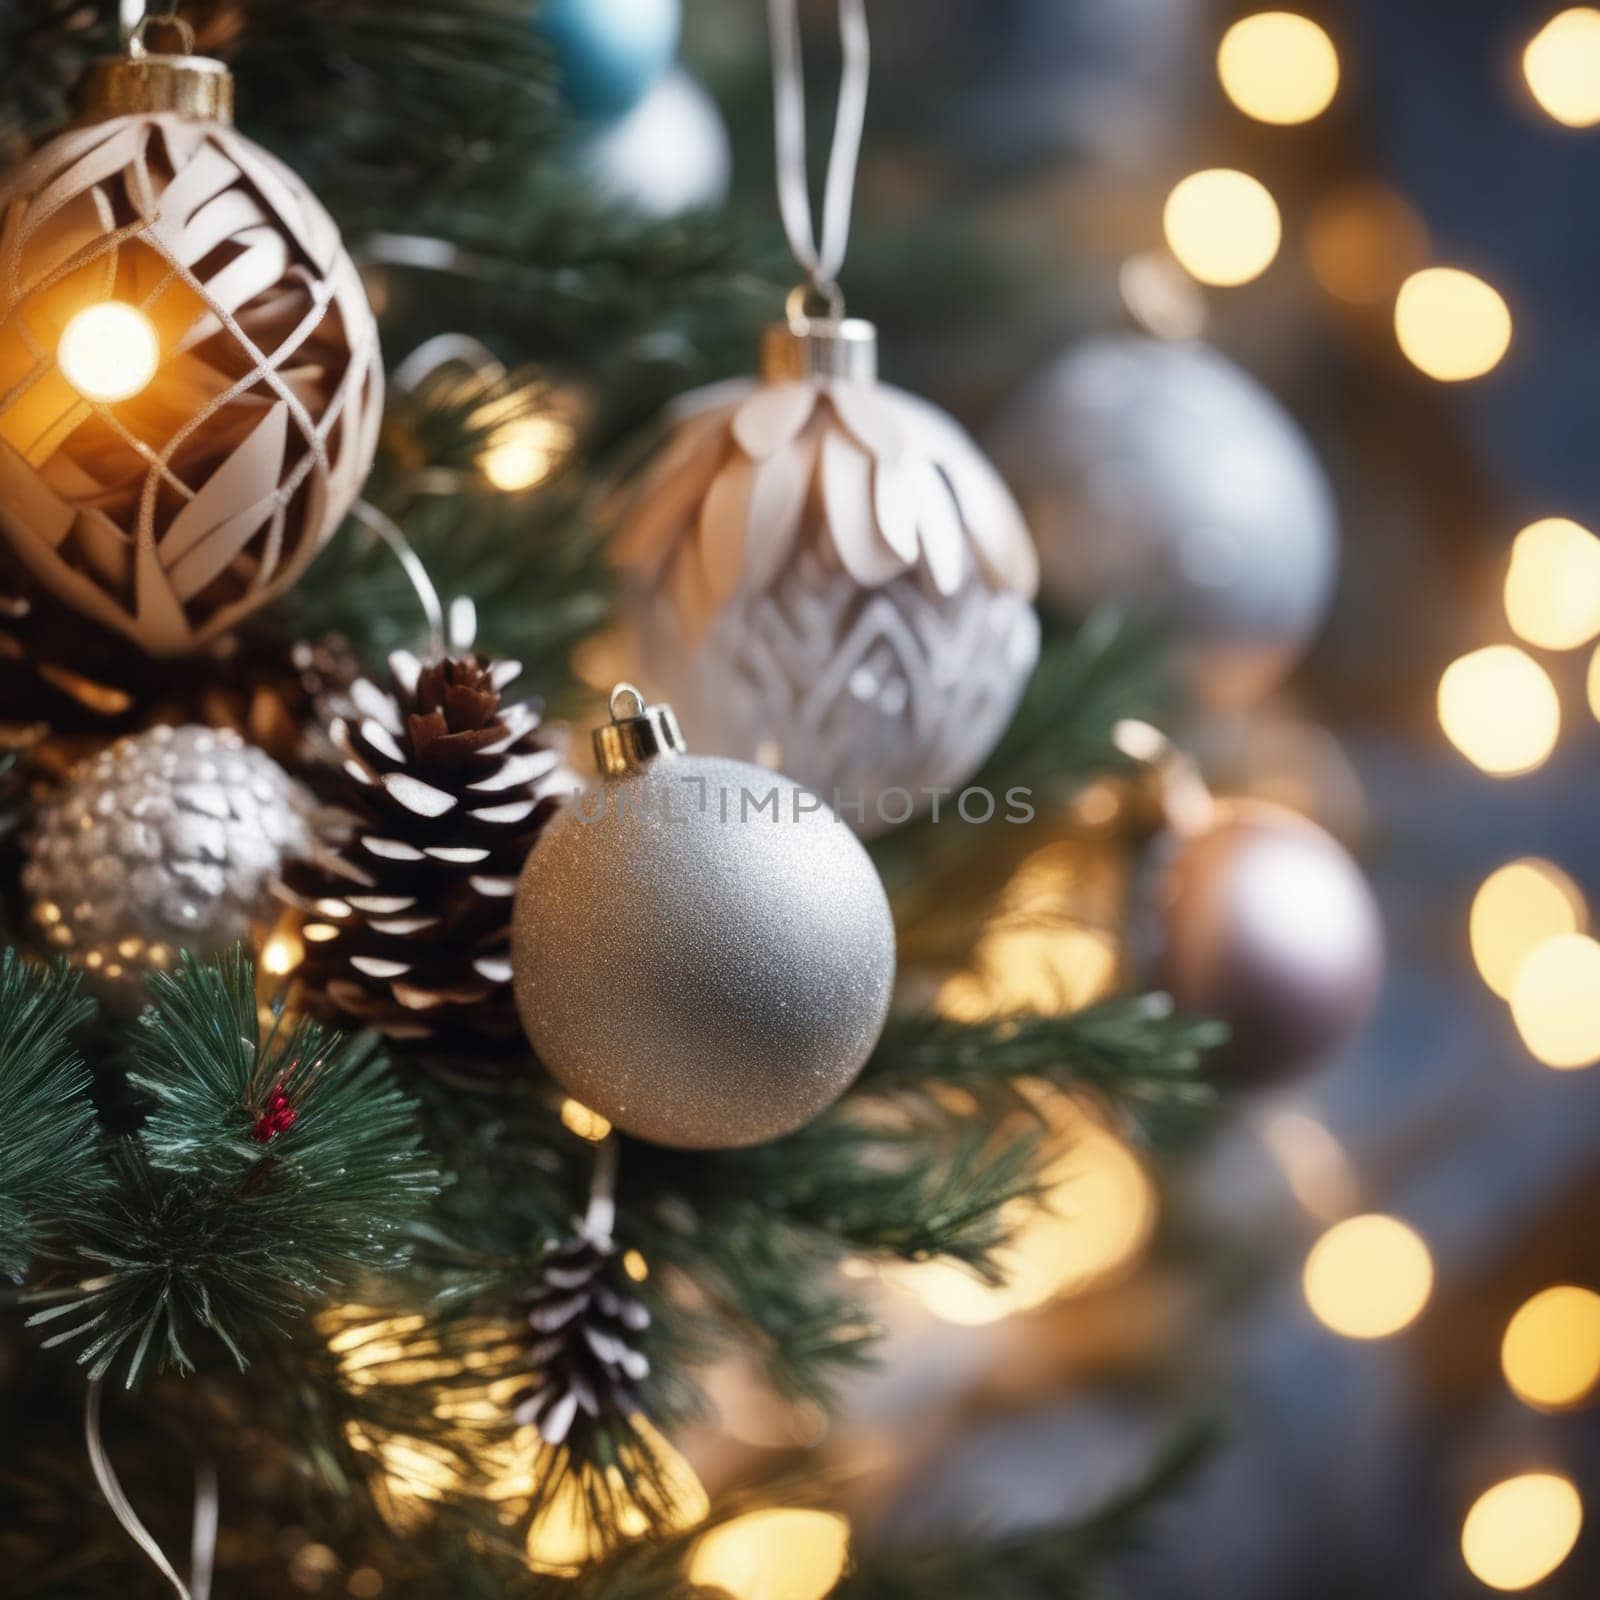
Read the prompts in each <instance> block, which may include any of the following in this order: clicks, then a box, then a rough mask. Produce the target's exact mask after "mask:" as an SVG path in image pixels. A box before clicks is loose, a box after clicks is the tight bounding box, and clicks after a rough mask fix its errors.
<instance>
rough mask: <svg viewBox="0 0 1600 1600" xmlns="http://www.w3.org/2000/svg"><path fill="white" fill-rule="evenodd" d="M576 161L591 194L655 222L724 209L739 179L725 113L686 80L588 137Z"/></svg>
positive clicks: (670, 77) (658, 90) (662, 85)
mask: <svg viewBox="0 0 1600 1600" xmlns="http://www.w3.org/2000/svg"><path fill="white" fill-rule="evenodd" d="M576 158H577V160H576V165H577V168H578V171H579V172H581V173H582V175H583V176H584V178H585V179H586V180H587V182H588V183H589V185H590V187H591V188H592V189H594V190H595V191H596V192H598V193H599V194H600V195H602V196H604V197H605V198H606V199H608V200H614V201H616V202H618V203H619V204H621V205H624V206H627V207H628V208H629V209H630V210H633V211H637V212H638V213H639V214H640V215H641V216H646V217H654V218H666V217H679V216H682V215H684V213H686V212H690V211H709V210H712V209H714V208H715V207H717V206H720V205H721V204H722V203H723V201H724V200H726V199H727V198H728V184H729V182H730V181H731V179H732V177H733V148H732V146H731V145H730V144H729V142H728V130H727V127H726V125H725V124H724V123H723V120H722V113H721V112H720V111H718V110H717V104H716V102H715V101H714V100H713V99H712V98H711V96H710V95H708V94H707V93H706V91H705V90H704V89H702V88H701V87H700V85H699V84H698V83H696V82H695V80H694V79H693V78H691V77H690V76H689V74H688V73H686V72H669V73H668V74H667V75H666V76H665V77H664V78H662V79H661V80H660V81H659V82H658V83H657V84H656V85H655V87H654V88H652V89H651V90H650V91H649V93H648V94H646V95H645V97H644V99H643V100H641V101H640V102H639V104H638V105H637V106H635V107H634V108H633V110H632V111H629V112H628V113H627V114H626V115H625V116H622V117H620V118H618V119H617V121H615V122H612V123H608V124H606V125H605V126H603V127H601V128H599V129H597V130H595V131H594V132H592V133H588V134H585V135H584V136H583V137H582V138H581V139H580V141H579V144H578V148H577V152H576Z"/></svg>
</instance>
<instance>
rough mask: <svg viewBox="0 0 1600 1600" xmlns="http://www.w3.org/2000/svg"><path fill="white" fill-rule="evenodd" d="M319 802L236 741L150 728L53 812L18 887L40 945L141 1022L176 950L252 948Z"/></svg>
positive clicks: (76, 783) (86, 771)
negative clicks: (152, 984) (149, 977)
mask: <svg viewBox="0 0 1600 1600" xmlns="http://www.w3.org/2000/svg"><path fill="white" fill-rule="evenodd" d="M313 811H314V803H313V801H312V799H311V796H310V795H309V794H308V793H307V792H306V790H305V789H303V788H302V787H301V786H300V785H299V784H297V783H296V782H295V781H294V780H293V779H292V778H290V777H289V775H288V774H287V773H286V772H285V771H284V770H283V769H282V768H281V767H280V766H278V764H277V763H276V762H275V761H273V760H272V758H271V757H270V756H268V755H266V754H265V753H264V752H263V751H261V750H257V749H256V748H254V747H253V746H251V745H248V744H246V743H245V741H244V740H243V739H241V738H240V737H239V735H238V734H236V733H233V732H231V731H230V730H227V729H214V728H202V727H198V726H196V725H193V724H189V725H186V726H184V727H181V728H171V727H160V728H152V729H150V730H149V731H148V732H146V733H141V734H137V735H134V736H132V737H130V738H126V739H119V740H118V741H117V742H116V743H115V744H113V745H111V746H110V747H109V748H107V749H106V750H103V751H102V752H100V754H98V755H96V756H92V757H90V758H89V760H87V761H86V762H84V763H83V764H82V765H81V766H79V767H78V768H76V769H75V770H74V772H73V773H72V775H71V777H70V778H69V780H68V782H67V784H66V787H65V788H64V790H63V791H62V792H61V794H59V795H58V796H57V797H56V798H54V799H53V800H51V801H50V802H48V803H47V804H46V805H44V806H43V807H42V808H41V810H40V812H39V814H38V819H37V823H36V825H35V827H34V830H33V833H32V835H31V837H30V838H29V840H28V844H27V858H26V862H25V864H24V867H23V873H22V883H23V888H24V889H25V890H26V891H27V894H28V897H29V902H30V905H31V915H32V919H33V922H34V925H35V926H36V928H37V929H38V930H39V932H40V934H41V936H42V938H43V940H44V943H45V944H46V945H47V946H48V947H49V948H50V949H52V950H55V951H60V952H62V953H64V954H65V955H67V956H68V957H69V958H70V960H71V961H72V963H73V965H74V966H78V967H81V968H82V969H83V970H84V971H85V972H87V973H88V974H89V978H90V982H91V984H92V985H93V986H94V988H95V989H96V990H97V991H98V992H99V994H100V995H101V997H102V998H103V999H104V1000H106V1001H107V1002H108V1003H110V1004H112V1005H114V1006H119V1007H123V1008H129V1009H131V1008H134V1007H137V1006H138V1005H139V1004H140V1003H142V1000H143V997H144V974H145V973H146V972H147V971H150V970H161V969H164V968H167V967H169V966H171V965H172V964H173V962H174V961H175V960H176V958H177V954H178V951H179V950H189V951H192V952H194V953H195V954H198V955H209V954H210V953H212V952H213V951H215V950H218V949H220V948H221V947H222V946H224V945H228V944H232V943H233V942H235V941H236V940H239V939H244V938H247V937H249V936H250V935H251V933H252V931H254V930H255V929H256V928H257V926H258V924H259V923H260V922H261V920H262V919H263V917H264V916H265V915H267V914H268V913H270V910H271V907H272V885H273V882H274V880H275V879H276V878H277V876H278V874H279V873H280V872H281V871H282V870H283V869H284V867H285V865H286V864H287V862H288V861H289V860H291V859H292V858H294V857H295V856H298V855H303V854H305V853H306V852H308V851H309V850H310V849H311V846H312V826H311V817H312V814H313Z"/></svg>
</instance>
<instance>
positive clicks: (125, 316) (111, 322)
mask: <svg viewBox="0 0 1600 1600" xmlns="http://www.w3.org/2000/svg"><path fill="white" fill-rule="evenodd" d="M56 361H57V363H58V364H59V365H60V367H61V374H62V376H63V377H64V378H65V379H66V380H67V382H68V383H70V384H71V385H72V387H73V388H74V389H76V390H77V391H78V393H79V394H81V395H82V396H83V398H84V399H85V400H95V401H100V402H103V403H106V404H110V403H112V402H114V401H118V400H131V399H132V398H133V397H134V396H135V395H136V394H138V393H139V392H140V390H142V389H144V388H146V387H147V386H148V385H149V382H150V380H151V379H152V378H153V377H155V375H156V368H157V367H158V366H160V364H161V341H160V340H159V339H158V338H157V337H156V330H155V327H154V325H153V324H152V323H151V321H150V319H149V318H148V317H147V316H146V315H145V314H144V312H142V311H141V310H139V308H138V307H137V306H130V305H125V304H124V303H123V302H122V301H120V300H107V301H104V302H102V303H101V304H100V305H96V306H88V307H86V308H85V309H84V310H82V311H80V312H79V313H78V314H77V316H75V317H74V318H73V319H72V320H71V321H70V322H69V323H68V324H67V326H66V328H65V330H64V331H63V332H62V335H61V343H60V344H59V345H58V346H57V347H56Z"/></svg>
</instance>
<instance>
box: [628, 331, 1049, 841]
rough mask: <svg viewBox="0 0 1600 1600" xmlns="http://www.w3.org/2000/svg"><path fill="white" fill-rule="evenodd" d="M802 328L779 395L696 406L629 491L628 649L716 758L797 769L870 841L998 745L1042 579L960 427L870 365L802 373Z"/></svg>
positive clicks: (1019, 528) (1028, 665)
mask: <svg viewBox="0 0 1600 1600" xmlns="http://www.w3.org/2000/svg"><path fill="white" fill-rule="evenodd" d="M814 326H820V327H821V328H822V329H823V330H824V331H825V330H826V329H827V328H829V327H832V328H833V329H835V330H841V331H845V332H847V333H848V331H849V330H866V332H865V334H864V335H857V336H856V337H857V338H862V339H870V330H867V325H865V324H861V323H856V322H846V323H835V324H831V325H830V324H822V325H814ZM787 332H788V330H786V329H780V330H778V331H777V336H776V337H777V340H778V341H779V343H778V349H779V359H778V360H777V361H773V360H772V358H771V356H770V354H769V362H768V376H767V377H766V378H765V379H764V380H761V381H749V382H742V381H741V382H735V383H731V384H725V385H720V386H717V387H715V388H712V389H708V390H703V391H700V392H699V393H697V394H694V395H690V396H688V397H686V398H685V399H684V400H682V401H680V402H679V404H678V406H677V408H676V411H675V413H674V416H673V433H672V437H671V439H670V440H669V442H668V444H667V445H666V447H665V449H664V451H663V453H662V454H661V455H660V456H659V457H658V458H657V460H656V461H655V462H654V463H653V465H651V466H650V467H649V468H648V469H647V471H646V472H645V474H644V476H643V477H642V479H641V481H640V482H639V484H638V486H637V488H636V489H635V491H634V492H633V494H632V495H631V497H630V499H629V502H628V506H627V509H626V511H625V513H624V516H623V519H622V525H621V527H620V529H619V532H618V536H617V539H616V543H615V546H614V550H615V555H616V559H617V561H618V563H619V565H620V566H621V567H622V568H623V570H624V573H625V574H626V576H627V578H628V579H629V580H630V587H631V593H630V597H629V600H628V602H627V604H626V608H625V615H626V644H625V649H626V652H627V655H628V658H629V659H628V664H629V667H630V669H631V670H632V672H633V674H634V675H635V676H637V677H638V678H639V679H640V681H642V682H648V683H649V684H650V685H651V686H652V690H653V691H659V692H660V693H661V695H662V696H663V697H664V698H668V699H670V700H671V701H672V702H673V703H674V705H675V706H676V708H677V711H678V715H679V718H680V720H681V721H682V723H683V726H684V730H685V733H686V735H687V736H688V738H689V739H690V740H691V742H692V743H694V744H695V745H696V746H697V747H699V748H701V749H704V750H706V751H708V752H712V753H715V754H718V755H726V756H732V757H734V758H736V759H739V760H745V761H755V762H758V763H760V764H762V765H764V766H769V767H774V768H777V769H779V770H781V771H783V772H785V773H787V774H788V775H789V776H790V777H791V778H794V779H795V780H797V781H798V782H799V783H801V784H803V785H805V786H806V787H808V788H811V789H814V790H816V791H817V792H818V793H819V794H821V795H822V796H823V798H824V799H826V800H828V801H829V802H830V803H832V804H833V805H834V806H835V808H836V809H838V810H839V812H840V814H841V815H842V816H844V818H845V819H846V820H847V821H849V822H850V823H851V824H852V825H853V826H855V827H856V828H857V830H858V831H859V832H861V833H864V834H872V833H875V832H878V831H881V830H882V829H883V828H885V827H887V826H891V825H893V824H895V823H898V822H902V821H905V820H907V819H908V818H909V817H910V816H911V815H913V814H914V813H916V812H918V811H921V810H923V809H925V808H927V807H928V806H929V805H930V804H931V803H932V795H933V792H935V791H956V790H959V788H960V786H961V785H962V784H963V783H964V782H965V781H966V780H967V779H968V778H969V777H971V776H972V774H973V773H974V772H975V771H976V770H977V768H978V767H979V766H980V765H981V764H982V762H983V760H984V758H985V757H986V756H987V755H988V754H989V752H990V751H991V750H992V749H993V748H994V745H995V742H996V741H997V740H998V739H999V737H1000V735H1001V733H1002V732H1003V731H1004V730H1005V727H1006V724H1007V723H1008V722H1009V721H1010V719H1011V715H1012V713H1013V711H1014V710H1015V709H1016V704H1017V700H1018V698H1019V697H1020V695H1021V693H1022V689H1023V687H1024V685H1025V684H1026V682H1027V679H1028V676H1029V674H1030V673H1031V671H1032V669H1033V666H1034V663H1035V661H1036V659H1037V657H1038V649H1039V625H1038V619H1037V617H1036V616H1035V614H1034V611H1033V607H1032V603H1031V602H1032V599H1033V595H1034V592H1035V589H1036V587H1037V582H1038V568H1037V563H1036V561H1035V557H1034V552H1033V545H1032V543H1031V541H1030V539H1029V537H1028V531H1027V528H1026V527H1025V526H1024V524H1023V521H1022V516H1021V513H1020V512H1019V511H1018V510H1017V507H1016V504H1015V502H1014V501H1013V500H1012V498H1011V495H1010V493H1009V491H1008V490H1007V489H1006V487H1005V485H1004V484H1003V483H1002V481H1001V480H1000V477H999V475H998V474H997V473H996V472H995V470H994V468H993V467H991V466H990V465H989V463H988V462H987V461H986V460H985V459H984V457H983V455H982V454H981V453H980V451H979V450H978V447H977V446H976V445H975V444H974V443H973V441H972V439H971V438H970V437H969V436H968V435H967V433H966V432H964V431H963V430H962V428H961V427H959V426H958V425H957V424H956V423H955V422H954V421H953V420H952V419H951V418H950V417H948V416H947V415H945V413H943V412H942V411H940V410H938V409H937V408H936V407H934V406H932V405H929V404H928V403H927V402H925V401H923V400H919V399H917V398H916V397H915V396H913V395H910V394H907V393H905V392H904V391H903V390H900V389H895V388H891V387H890V386H889V385H887V384H881V383H878V382H877V381H876V379H875V378H874V377H873V375H872V371H871V361H870V359H867V360H861V359H860V358H859V354H858V355H857V356H856V358H855V359H852V360H846V361H845V362H844V363H843V365H844V366H845V367H847V368H848V371H847V373H839V372H828V371H814V370H811V371H808V370H803V367H804V363H803V362H801V363H799V365H800V367H801V368H802V370H798V371H796V370H794V367H795V365H796V363H795V362H794V361H793V360H792V359H791V362H790V363H789V366H788V368H787V369H786V366H785V363H784V361H783V359H782V357H783V352H784V349H785V346H784V344H783V340H784V337H785V335H786V334H787ZM796 347H798V348H799V349H800V350H801V351H802V353H803V354H809V352H807V351H806V349H805V341H804V339H803V338H794V337H792V338H791V343H790V344H789V346H788V350H789V354H790V356H791V358H792V357H793V355H794V351H795V349H796Z"/></svg>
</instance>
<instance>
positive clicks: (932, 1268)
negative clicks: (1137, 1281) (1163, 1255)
mask: <svg viewBox="0 0 1600 1600" xmlns="http://www.w3.org/2000/svg"><path fill="white" fill-rule="evenodd" d="M1048 1115H1049V1119H1050V1123H1051V1126H1052V1130H1053V1132H1054V1134H1055V1136H1056V1137H1057V1138H1059V1139H1060V1141H1061V1144H1062V1152H1061V1154H1060V1156H1058V1157H1057V1158H1056V1160H1055V1161H1054V1162H1053V1163H1052V1164H1051V1166H1050V1169H1049V1171H1048V1172H1047V1173H1046V1175H1045V1179H1044V1183H1045V1190H1044V1197H1043V1199H1042V1200H1040V1201H1031V1200H1019V1201H1016V1202H1014V1204H1013V1205H1012V1206H1011V1207H1010V1208H1009V1210H1008V1211H1007V1213H1006V1215H1005V1217H1004V1220H1005V1222H1006V1224H1007V1226H1008V1228H1009V1230H1010V1239H1009V1242H1008V1243H1007V1244H1006V1246H1005V1247H1004V1248H1003V1249H1002V1250H1001V1251H999V1252H998V1254H997V1264H998V1266H999V1269H1000V1273H1001V1281H1000V1282H999V1283H995V1284H991V1283H985V1282H983V1281H982V1280H981V1279H979V1278H977V1277H974V1276H973V1274H972V1273H970V1272H967V1271H965V1270H964V1269H963V1268H961V1267H958V1266H955V1265H952V1264H950V1263H947V1262H940V1261H931V1262H922V1263H917V1264H914V1265H908V1266H890V1267H886V1268H884V1269H883V1276H884V1277H885V1278H886V1279H887V1280H888V1281H889V1282H891V1283H895V1284H898V1285H900V1286H901V1287H903V1288H906V1289H908V1290H910V1292H911V1293H912V1294H914V1295H915V1296H916V1297H917V1298H918V1299H919V1300H921V1301H922V1303H923V1304H924V1305H925V1306H926V1307H927V1308H928V1310H929V1311H931V1312H932V1313H933V1314H934V1315H935V1316H936V1317H938V1318H940V1320H941V1321H944V1322H953V1323H957V1324H959V1325H962V1326H966V1327H977V1326H980V1325H983V1324H986V1323H991V1322H999V1321H1001V1320H1002V1319H1003V1318H1005V1317H1010V1316H1015V1315H1016V1314H1017V1313H1019V1312H1023V1311H1031V1310H1033V1309H1034V1308H1035V1307H1036V1306H1041V1305H1043V1304H1044V1303H1045V1302H1046V1301H1047V1300H1051V1299H1055V1298H1057V1297H1060V1296H1064V1295H1069V1294H1076V1293H1080V1292H1081V1291H1082V1290H1084V1289H1087V1288H1089V1287H1090V1286H1091V1285H1093V1284H1096V1283H1101V1282H1104V1281H1106V1280H1107V1279H1109V1278H1111V1277H1114V1276H1115V1275H1116V1274H1117V1273H1118V1272H1120V1271H1122V1270H1124V1269H1125V1268H1127V1267H1128V1266H1129V1265H1130V1264H1131V1263H1132V1262H1133V1261H1135V1260H1136V1259H1137V1258H1138V1256H1139V1254H1140V1253H1141V1252H1142V1250H1143V1249H1144V1246H1145V1245H1146V1243H1147V1242H1148V1241H1149V1238H1150V1235H1151V1233H1152V1231H1153V1230H1154V1227H1155V1221H1156V1193H1155V1189H1154V1187H1153V1186H1152V1184H1151V1182H1150V1179H1149V1177H1148V1176H1147V1175H1146V1173H1145V1170H1144V1168H1143V1167H1142V1166H1141V1165H1140V1164H1139V1161H1138V1158H1137V1157H1136V1156H1135V1155H1134V1154H1133V1152H1132V1151H1131V1150H1129V1149H1128V1147H1127V1146H1126V1145H1125V1144H1124V1143H1123V1142H1122V1141H1121V1140H1120V1139H1119V1138H1117V1137H1116V1135H1115V1134H1113V1133H1111V1132H1110V1131H1109V1130H1107V1129H1106V1128H1104V1127H1102V1126H1101V1125H1100V1124H1099V1123H1097V1122H1096V1121H1094V1119H1093V1118H1091V1117H1090V1116H1089V1115H1088V1114H1087V1113H1086V1112H1084V1111H1082V1110H1081V1109H1080V1108H1078V1107H1076V1106H1074V1105H1072V1103H1071V1102H1069V1101H1066V1100H1056V1101H1052V1102H1051V1103H1050V1107H1049V1111H1048Z"/></svg>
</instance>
